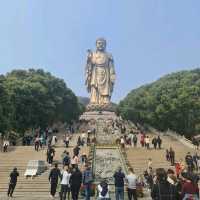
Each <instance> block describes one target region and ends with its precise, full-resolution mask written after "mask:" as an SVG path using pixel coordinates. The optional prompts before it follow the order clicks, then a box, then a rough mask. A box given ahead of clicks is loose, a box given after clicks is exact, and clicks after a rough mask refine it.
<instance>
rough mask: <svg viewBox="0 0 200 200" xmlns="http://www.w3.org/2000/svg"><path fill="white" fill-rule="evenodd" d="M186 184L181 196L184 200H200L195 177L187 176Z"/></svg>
mask: <svg viewBox="0 0 200 200" xmlns="http://www.w3.org/2000/svg"><path fill="white" fill-rule="evenodd" d="M185 179H186V181H185V183H184V184H183V187H182V191H181V196H182V198H183V200H190V199H191V200H198V199H199V188H198V184H197V182H196V181H195V176H194V175H193V174H191V173H190V174H189V173H188V174H187V175H186V176H185Z"/></svg>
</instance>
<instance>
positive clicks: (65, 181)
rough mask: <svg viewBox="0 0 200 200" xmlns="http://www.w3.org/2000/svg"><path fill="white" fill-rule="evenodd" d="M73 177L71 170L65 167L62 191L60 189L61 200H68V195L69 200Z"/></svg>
mask: <svg viewBox="0 0 200 200" xmlns="http://www.w3.org/2000/svg"><path fill="white" fill-rule="evenodd" d="M70 177H71V173H70V172H69V168H68V167H67V166H65V168H64V170H63V172H62V180H61V182H60V184H61V189H60V200H66V194H67V193H68V199H69V193H70V184H69V180H70Z"/></svg>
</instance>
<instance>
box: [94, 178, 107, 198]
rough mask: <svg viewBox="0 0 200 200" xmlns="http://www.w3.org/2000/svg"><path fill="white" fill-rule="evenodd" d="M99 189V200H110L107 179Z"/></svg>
mask: <svg viewBox="0 0 200 200" xmlns="http://www.w3.org/2000/svg"><path fill="white" fill-rule="evenodd" d="M97 189H98V193H99V196H98V200H109V199H110V196H109V186H108V183H107V181H106V179H103V180H102V181H101V183H100V184H99V185H98V186H97Z"/></svg>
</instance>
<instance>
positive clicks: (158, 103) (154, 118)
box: [118, 69, 200, 137]
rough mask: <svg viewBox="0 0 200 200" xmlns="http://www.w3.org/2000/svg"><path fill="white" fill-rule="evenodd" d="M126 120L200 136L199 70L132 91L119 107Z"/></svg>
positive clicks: (167, 76) (185, 72)
mask: <svg viewBox="0 0 200 200" xmlns="http://www.w3.org/2000/svg"><path fill="white" fill-rule="evenodd" d="M118 112H119V113H120V114H121V115H122V117H123V118H125V119H129V120H132V121H134V122H139V123H142V124H144V123H146V124H150V125H152V126H154V127H155V128H157V129H160V130H166V129H168V128H169V129H171V130H174V131H177V132H178V133H180V134H184V135H186V136H189V137H190V136H191V135H193V134H197V133H200V69H195V70H191V71H180V72H177V73H172V74H169V75H166V76H164V77H163V78H161V79H159V80H158V81H156V82H154V83H152V84H147V85H144V86H142V87H140V88H138V89H135V90H132V91H131V92H130V93H129V94H128V95H127V97H126V98H125V99H124V100H122V101H121V102H120V104H119V106H118Z"/></svg>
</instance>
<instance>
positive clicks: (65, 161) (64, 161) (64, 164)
mask: <svg viewBox="0 0 200 200" xmlns="http://www.w3.org/2000/svg"><path fill="white" fill-rule="evenodd" d="M70 162H71V160H70V156H69V152H66V155H65V156H64V158H63V167H64V166H68V167H69V165H70Z"/></svg>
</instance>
